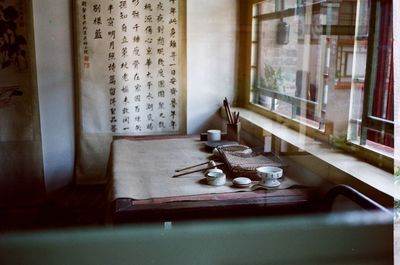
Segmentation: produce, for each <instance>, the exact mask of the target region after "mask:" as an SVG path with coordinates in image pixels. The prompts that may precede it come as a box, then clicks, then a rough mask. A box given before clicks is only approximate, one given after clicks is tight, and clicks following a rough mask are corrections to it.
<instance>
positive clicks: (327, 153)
mask: <svg viewBox="0 0 400 265" xmlns="http://www.w3.org/2000/svg"><path fill="white" fill-rule="evenodd" d="M232 111H236V112H238V111H239V112H240V118H241V120H242V126H243V127H244V126H245V124H244V123H246V122H247V123H250V124H251V125H252V126H256V127H259V128H261V129H262V130H264V131H265V132H267V133H270V134H272V135H274V136H276V137H278V138H280V139H281V140H283V141H285V142H287V143H289V144H291V145H293V146H295V147H297V148H299V149H301V150H304V151H306V152H307V153H309V154H311V155H313V156H314V157H316V158H318V159H320V160H322V161H324V162H326V163H328V164H329V165H330V166H332V167H335V168H336V169H338V170H340V171H342V172H344V173H346V174H348V175H350V176H352V177H354V178H356V179H358V180H360V181H362V182H363V183H366V184H368V185H369V186H371V187H373V188H375V189H377V190H379V191H381V192H383V193H385V194H387V195H389V196H392V197H394V198H400V192H399V190H397V189H395V185H394V178H393V173H392V174H391V173H389V172H387V171H385V170H382V169H380V168H378V167H376V166H373V165H371V164H369V163H367V162H364V161H361V160H359V159H357V158H356V157H354V156H351V155H349V154H346V153H343V152H342V151H340V150H337V149H334V148H333V147H332V146H331V145H329V144H327V143H323V142H321V141H318V140H315V139H313V138H311V137H308V136H306V135H304V134H302V133H299V132H297V131H295V130H293V129H290V128H288V127H287V126H285V125H283V124H281V123H278V122H275V121H273V120H271V119H269V118H267V117H264V116H262V115H260V114H257V113H255V112H253V111H250V110H247V109H244V108H232ZM244 129H246V128H244Z"/></svg>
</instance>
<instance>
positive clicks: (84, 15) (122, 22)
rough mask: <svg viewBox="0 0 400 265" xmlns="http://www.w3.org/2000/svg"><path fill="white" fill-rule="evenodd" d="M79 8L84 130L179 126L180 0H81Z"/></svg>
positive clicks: (132, 131) (123, 131) (146, 130)
mask: <svg viewBox="0 0 400 265" xmlns="http://www.w3.org/2000/svg"><path fill="white" fill-rule="evenodd" d="M77 8H78V13H79V15H78V20H79V21H78V30H79V55H80V56H79V64H80V73H79V74H80V81H79V82H80V89H81V107H82V110H81V115H82V116H81V118H82V127H83V131H84V132H85V133H112V134H114V135H141V134H152V133H161V132H162V133H171V132H172V133H173V132H179V131H181V130H182V129H183V128H180V121H181V120H180V119H182V118H181V117H180V113H181V112H180V110H181V108H180V105H181V104H182V102H180V94H181V93H182V91H181V89H182V88H181V87H182V86H181V84H180V73H179V70H180V53H179V30H180V27H179V23H180V21H179V19H180V16H179V11H180V10H179V3H178V0H168V1H155V0H127V1H113V0H108V1H104V0H102V1H100V0H81V1H78V6H77Z"/></svg>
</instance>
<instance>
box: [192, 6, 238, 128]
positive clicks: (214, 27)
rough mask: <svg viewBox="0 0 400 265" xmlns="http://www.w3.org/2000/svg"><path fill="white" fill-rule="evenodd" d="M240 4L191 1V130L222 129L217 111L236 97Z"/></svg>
mask: <svg viewBox="0 0 400 265" xmlns="http://www.w3.org/2000/svg"><path fill="white" fill-rule="evenodd" d="M237 29H238V23H237V1H235V0H187V65H188V69H187V85H188V89H187V98H188V100H187V110H188V113H187V121H188V122H187V131H188V133H189V134H192V133H199V132H202V131H204V130H206V129H207V128H211V127H218V126H220V123H221V121H220V120H219V118H218V115H216V114H215V113H216V111H217V110H218V108H219V107H220V106H222V101H223V99H224V97H228V99H229V100H230V102H232V99H233V97H234V92H235V91H234V87H235V82H236V80H235V76H236V64H235V63H236V62H235V57H236V54H237V51H236V33H237Z"/></svg>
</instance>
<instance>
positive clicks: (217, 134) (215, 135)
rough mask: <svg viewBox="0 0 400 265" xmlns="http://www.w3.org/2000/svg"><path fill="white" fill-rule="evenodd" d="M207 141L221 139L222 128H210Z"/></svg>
mask: <svg viewBox="0 0 400 265" xmlns="http://www.w3.org/2000/svg"><path fill="white" fill-rule="evenodd" d="M207 141H210V142H215V141H221V130H208V131H207Z"/></svg>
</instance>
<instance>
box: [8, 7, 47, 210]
mask: <svg viewBox="0 0 400 265" xmlns="http://www.w3.org/2000/svg"><path fill="white" fill-rule="evenodd" d="M31 6H32V3H31V1H27V0H0V206H1V205H6V206H7V207H9V206H11V205H13V204H15V205H17V204H23V205H27V204H31V203H37V202H38V201H40V200H43V199H44V198H45V185H44V179H43V160H42V141H41V131H40V121H39V102H38V94H37V85H36V82H35V80H36V78H35V75H36V72H35V70H34V69H35V68H34V65H35V56H34V54H35V53H34V51H35V49H34V42H33V38H32V35H33V28H32V27H33V26H32V23H31V22H32V10H31Z"/></svg>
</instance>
